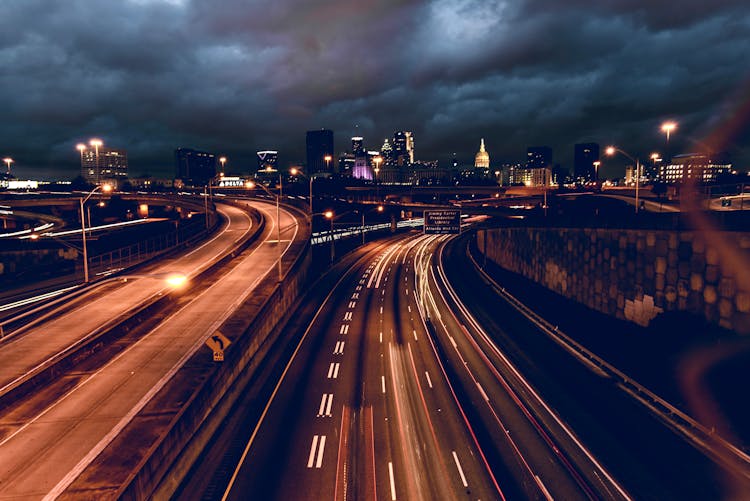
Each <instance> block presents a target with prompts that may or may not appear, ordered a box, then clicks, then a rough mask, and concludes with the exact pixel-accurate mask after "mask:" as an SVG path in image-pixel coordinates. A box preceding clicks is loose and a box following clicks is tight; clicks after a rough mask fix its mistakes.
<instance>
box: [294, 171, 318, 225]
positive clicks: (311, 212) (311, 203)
mask: <svg viewBox="0 0 750 501" xmlns="http://www.w3.org/2000/svg"><path fill="white" fill-rule="evenodd" d="M289 172H290V173H291V174H292V176H296V175H298V174H299V175H301V176H304V177H306V178H307V179H309V180H310V216H311V217H312V214H313V179H315V177H314V176H313V175H312V174H310V175H309V176H306V175H305V174H303V173H302V171H301V170H299V169H298V168H297V167H292V168H291V169H290V171H289ZM310 224H312V223H310Z"/></svg>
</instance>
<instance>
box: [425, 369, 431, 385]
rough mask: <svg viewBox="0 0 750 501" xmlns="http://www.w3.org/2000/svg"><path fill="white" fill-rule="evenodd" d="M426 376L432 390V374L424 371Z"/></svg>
mask: <svg viewBox="0 0 750 501" xmlns="http://www.w3.org/2000/svg"><path fill="white" fill-rule="evenodd" d="M424 375H425V376H427V384H429V385H430V388H432V379H430V373H429V372H427V371H424Z"/></svg>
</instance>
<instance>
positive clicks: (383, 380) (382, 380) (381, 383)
mask: <svg viewBox="0 0 750 501" xmlns="http://www.w3.org/2000/svg"><path fill="white" fill-rule="evenodd" d="M380 387H381V388H382V389H383V393H385V376H380Z"/></svg>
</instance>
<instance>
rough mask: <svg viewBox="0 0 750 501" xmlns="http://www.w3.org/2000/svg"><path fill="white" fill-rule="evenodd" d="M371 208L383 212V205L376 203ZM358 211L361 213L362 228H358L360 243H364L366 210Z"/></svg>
mask: <svg viewBox="0 0 750 501" xmlns="http://www.w3.org/2000/svg"><path fill="white" fill-rule="evenodd" d="M371 210H377V211H378V212H383V206H382V205H378V207H377V208H376V209H371ZM360 212H361V214H362V229H361V230H360V233H362V245H365V213H366V212H368V211H365V210H360Z"/></svg>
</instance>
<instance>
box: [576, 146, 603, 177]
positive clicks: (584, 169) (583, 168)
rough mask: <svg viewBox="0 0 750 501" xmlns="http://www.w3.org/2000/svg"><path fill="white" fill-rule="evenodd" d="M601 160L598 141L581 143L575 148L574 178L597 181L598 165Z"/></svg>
mask: <svg viewBox="0 0 750 501" xmlns="http://www.w3.org/2000/svg"><path fill="white" fill-rule="evenodd" d="M598 161H599V144H598V143H579V144H576V145H575V146H574V150H573V178H574V179H575V180H576V181H583V182H588V181H595V180H596V166H595V165H594V162H598Z"/></svg>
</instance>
